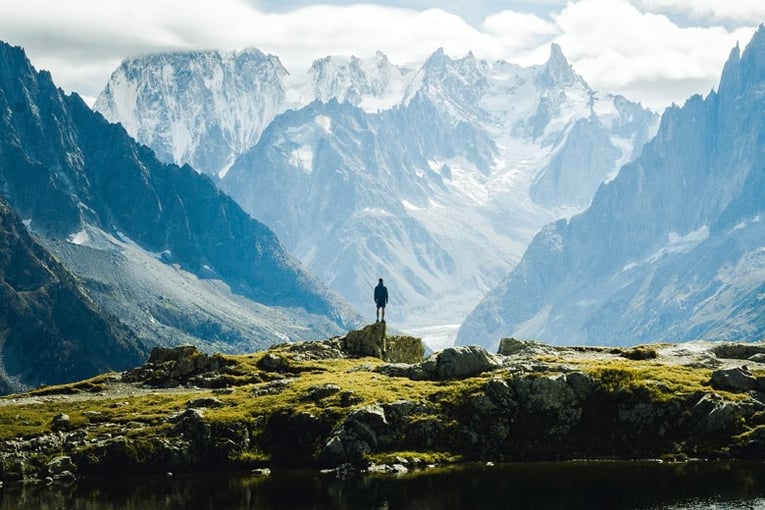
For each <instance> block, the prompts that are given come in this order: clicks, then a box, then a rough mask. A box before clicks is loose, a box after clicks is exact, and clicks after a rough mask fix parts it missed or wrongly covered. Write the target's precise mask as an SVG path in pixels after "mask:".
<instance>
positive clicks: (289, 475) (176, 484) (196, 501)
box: [0, 461, 765, 510]
mask: <svg viewBox="0 0 765 510" xmlns="http://www.w3.org/2000/svg"><path fill="white" fill-rule="evenodd" d="M323 508H336V509H354V510H356V509H375V510H385V509H424V510H428V509H442V508H454V509H460V508H466V509H467V508H470V509H473V508H486V509H495V508H496V509H500V508H502V509H506V508H534V509H559V508H566V509H585V508H586V509H595V508H608V509H620V508H624V509H678V510H679V509H694V510H696V509H698V510H701V509H708V508H716V509H752V508H765V463H763V462H742V461H734V462H728V461H707V462H687V463H659V462H611V461H587V462H585V461H582V462H553V463H528V464H497V465H496V466H486V465H482V464H480V465H479V464H468V465H460V466H452V467H447V468H437V469H428V470H421V471H416V472H410V473H408V474H406V475H399V476H395V475H367V476H355V477H352V478H351V479H347V480H341V479H338V478H337V477H335V476H334V475H327V474H321V473H318V472H316V471H307V470H275V471H274V472H273V473H272V474H271V475H270V476H267V477H256V476H251V475H249V474H241V473H237V474H231V473H229V474H220V473H215V474H201V475H199V474H195V475H180V474H176V475H174V476H153V477H143V478H120V479H92V478H89V479H83V480H80V481H79V482H78V483H77V484H74V485H71V486H60V485H53V486H50V487H46V486H44V485H39V484H37V485H10V486H6V487H5V488H3V489H0V510H6V509H8V510H10V509H14V510H27V509H28V510H33V509H34V510H41V509H50V510H117V509H120V510H128V509H130V510H158V509H163V510H165V509H169V510H173V509H179V510H180V509H210V510H227V509H248V510H249V509H252V510H271V509H280V510H290V509H294V510H297V509H306V510H307V509H323Z"/></svg>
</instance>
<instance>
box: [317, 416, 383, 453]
mask: <svg viewBox="0 0 765 510" xmlns="http://www.w3.org/2000/svg"><path fill="white" fill-rule="evenodd" d="M388 428H389V423H388V420H387V418H386V416H385V410H384V409H383V408H382V406H380V405H371V406H367V407H362V408H360V409H356V410H355V411H352V412H351V413H350V414H349V415H348V416H347V417H346V419H345V421H343V423H342V424H341V425H340V426H339V427H338V428H337V429H335V431H334V432H333V433H332V435H331V436H330V438H329V439H328V440H327V442H326V443H325V445H324V447H323V449H322V452H321V460H322V462H323V463H325V464H327V465H338V464H342V463H345V462H349V463H351V464H359V463H360V462H361V461H362V457H363V455H365V454H367V453H370V452H373V451H376V450H377V449H378V446H379V445H380V443H381V439H382V438H381V436H385V435H386V429H388ZM382 442H385V441H382Z"/></svg>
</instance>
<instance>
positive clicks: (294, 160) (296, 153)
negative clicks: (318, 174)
mask: <svg viewBox="0 0 765 510" xmlns="http://www.w3.org/2000/svg"><path fill="white" fill-rule="evenodd" d="M289 163H290V165H292V166H294V167H296V168H299V169H300V170H302V171H303V172H304V173H306V174H310V173H311V172H313V148H311V147H310V146H308V145H303V146H301V147H299V148H297V149H295V150H293V151H292V152H291V153H290V157H289Z"/></svg>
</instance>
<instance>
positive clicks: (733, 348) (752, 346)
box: [711, 342, 765, 359]
mask: <svg viewBox="0 0 765 510" xmlns="http://www.w3.org/2000/svg"><path fill="white" fill-rule="evenodd" d="M711 351H712V352H713V353H715V355H716V356H717V357H718V358H726V359H749V358H751V357H752V356H755V355H757V354H765V343H763V342H756V343H754V342H753V343H732V342H724V343H721V344H720V345H716V346H714V347H712V349H711Z"/></svg>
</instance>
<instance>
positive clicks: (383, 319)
mask: <svg viewBox="0 0 765 510" xmlns="http://www.w3.org/2000/svg"><path fill="white" fill-rule="evenodd" d="M382 321H383V322H385V307H384V306H383V307H382Z"/></svg>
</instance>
